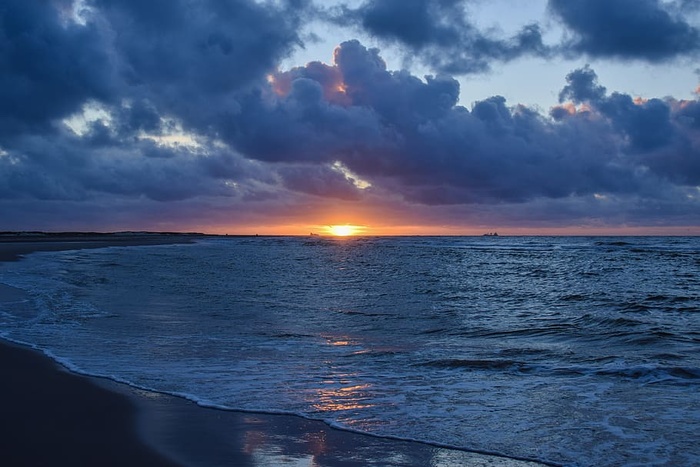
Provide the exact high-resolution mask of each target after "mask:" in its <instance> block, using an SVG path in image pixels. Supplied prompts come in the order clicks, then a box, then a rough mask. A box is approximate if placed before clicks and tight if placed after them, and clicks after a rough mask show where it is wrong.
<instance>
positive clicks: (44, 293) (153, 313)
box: [0, 237, 700, 465]
mask: <svg viewBox="0 0 700 467" xmlns="http://www.w3.org/2000/svg"><path fill="white" fill-rule="evenodd" d="M0 283H4V284H8V285H11V286H15V287H19V288H21V289H24V290H26V291H27V292H28V293H29V295H30V297H31V302H29V303H23V304H18V303H15V304H7V305H5V306H4V308H2V309H0V336H2V337H4V338H7V339H11V340H14V341H18V342H22V343H27V344H30V345H32V346H34V347H36V348H39V349H42V350H43V351H45V352H46V353H47V354H49V355H51V356H53V357H54V358H56V359H57V360H59V361H60V362H62V363H63V364H65V365H67V366H68V367H69V368H71V369H73V370H75V371H80V372H83V373H87V374H93V375H99V376H106V377H109V378H113V379H115V380H118V381H122V382H126V383H129V384H132V385H134V386H138V387H142V388H148V389H153V390H157V391H162V392H167V393H172V394H176V395H181V396H185V397H188V398H190V399H192V400H195V401H197V402H198V403H200V404H202V405H208V406H214V407H221V408H230V409H243V410H251V411H262V412H274V413H277V412H281V413H291V414H299V415H302V416H305V417H309V418H314V419H321V420H324V421H326V422H327V423H329V424H331V425H333V426H337V427H343V428H346V429H350V430H357V431H361V432H366V433H371V434H375V435H378V436H390V437H399V438H407V439H416V440H420V441H425V442H430V443H436V444H439V445H443V446H452V447H456V448H460V449H465V450H478V451H486V452H493V453H498V454H501V455H505V456H512V457H516V458H525V459H534V460H541V461H546V462H552V463H561V464H567V465H700V443H698V440H700V438H699V437H698V436H699V435H698V433H700V238H698V237H624V238H622V237H614V238H613V237H498V238H492V237H483V238H482V237H435V238H432V237H400V238H345V239H336V238H318V237H309V238H303V237H280V238H263V237H258V238H242V237H240V238H237V237H229V238H218V239H207V240H203V241H200V242H199V243H196V244H192V245H166V246H147V247H119V248H105V249H100V250H80V251H68V252H51V253H49V252H46V253H36V254H33V255H30V256H29V257H27V258H26V259H25V260H23V261H20V262H16V263H6V264H3V265H0Z"/></svg>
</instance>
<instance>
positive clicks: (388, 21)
mask: <svg viewBox="0 0 700 467" xmlns="http://www.w3.org/2000/svg"><path fill="white" fill-rule="evenodd" d="M633 3H634V4H635V5H637V9H636V10H635V11H636V12H638V15H637V14H634V15H623V14H622V10H618V8H622V6H624V4H625V2H624V1H621V2H619V3H618V2H598V1H587V2H577V1H570V2H569V1H567V2H559V1H555V0H550V10H551V11H552V12H553V14H554V15H556V17H557V18H559V19H560V20H561V22H562V23H563V24H564V25H565V26H566V27H567V28H568V31H569V32H570V37H569V39H567V43H566V44H560V45H557V46H556V47H554V46H545V45H544V44H543V42H542V36H541V33H540V29H539V26H537V25H534V24H533V25H531V26H528V27H527V28H525V29H524V30H523V31H521V33H519V34H518V35H516V36H515V37H511V38H505V39H501V38H496V37H491V36H489V35H485V34H483V33H482V32H480V31H479V30H478V29H477V28H476V27H474V26H473V25H472V24H471V23H470V22H469V18H468V16H467V15H466V13H465V10H464V5H463V2H458V1H448V0H443V1H440V2H438V3H434V2H431V5H433V6H434V8H428V3H427V2H425V1H418V0H415V1H411V2H395V1H393V0H386V1H383V2H365V3H363V4H362V5H360V6H359V7H357V8H355V9H350V8H348V7H344V8H341V9H339V10H337V11H336V19H337V18H338V15H341V16H342V17H344V18H346V19H348V20H351V21H353V22H354V24H356V25H358V27H361V28H364V29H366V30H367V31H369V32H371V33H372V34H373V35H375V36H377V37H380V38H382V39H385V40H387V41H393V42H397V43H401V44H403V45H404V46H405V47H407V48H408V49H410V50H412V51H414V52H415V53H416V54H417V55H419V56H420V57H422V59H424V60H425V61H426V63H429V64H431V66H433V68H434V69H435V70H436V71H438V74H436V75H435V76H426V77H417V76H414V75H412V74H411V73H410V72H408V71H405V70H403V71H401V70H400V71H393V70H389V69H387V66H386V63H385V62H384V60H383V59H382V56H381V53H380V51H379V50H377V49H372V48H367V47H365V46H364V45H363V44H361V43H360V42H358V41H357V40H349V41H346V42H343V43H342V44H340V45H339V46H338V48H337V49H336V51H335V54H334V58H333V62H332V63H330V64H325V63H321V62H311V63H308V64H306V65H303V66H299V67H296V68H292V69H290V70H287V71H279V70H278V69H277V65H278V63H279V62H280V60H282V59H284V58H285V57H287V56H288V55H289V54H290V53H291V52H292V51H293V50H294V48H295V47H298V46H299V45H300V44H301V40H300V34H299V31H300V29H301V28H302V27H303V25H304V24H306V23H307V22H308V21H309V20H311V19H314V18H318V14H319V9H318V8H317V7H315V6H314V5H313V4H311V3H309V2H305V1H301V0H289V1H286V2H277V3H258V2H255V1H252V0H251V1H244V0H240V1H236V2H220V1H217V0H202V1H197V2H191V1H185V0H179V1H167V2H165V1H164V2H142V1H136V0H134V1H130V0H123V1H119V2H112V1H109V2H107V1H102V0H92V1H89V2H84V3H80V2H78V3H74V2H72V1H68V0H55V1H53V2H26V1H23V0H7V1H6V2H4V5H3V7H1V8H0V25H1V26H0V66H1V67H2V69H3V73H2V76H1V77H0V80H1V81H2V86H0V229H29V228H43V229H47V228H53V229H70V228H101V227H102V228H104V229H122V228H171V229H186V228H189V227H190V226H195V227H202V226H204V227H211V228H216V229H223V228H225V226H231V227H230V228H231V230H234V231H235V229H236V227H235V226H237V225H238V226H241V225H243V226H245V225H258V226H264V225H275V224H280V225H292V224H295V223H303V222H309V220H308V219H310V218H311V217H313V216H314V215H316V216H319V215H320V214H319V213H324V212H328V211H332V210H333V206H342V209H344V210H345V211H346V212H356V213H357V216H358V217H361V216H365V217H374V218H375V219H379V218H382V219H385V221H386V222H395V223H400V222H403V223H407V222H412V223H413V224H414V225H415V224H419V223H421V222H422V223H426V224H430V223H434V224H450V225H458V224H460V223H461V224H463V225H468V224H470V223H471V224H479V225H485V224H494V223H498V224H501V225H533V226H553V225H564V224H586V223H591V222H593V223H596V222H602V223H609V224H614V225H621V224H625V225H661V224H666V225H691V226H692V225H698V224H699V223H700V219H699V217H700V216H699V215H698V212H700V210H699V209H698V207H699V203H700V189H699V188H698V186H700V146H699V145H700V102H698V100H697V99H695V100H679V99H674V98H671V97H665V98H659V99H648V100H640V99H635V97H634V96H630V95H628V94H624V93H620V92H615V91H608V90H607V89H606V88H605V86H604V85H603V84H601V83H599V82H598V77H597V75H596V73H595V71H594V69H593V68H592V67H590V66H585V67H581V68H577V69H575V70H573V71H572V72H571V73H570V74H569V75H568V76H566V77H563V78H562V90H561V93H560V102H559V103H558V104H557V105H556V106H554V107H552V109H550V111H549V113H548V114H545V113H543V112H541V111H538V110H536V109H532V108H528V107H525V106H521V105H517V104H512V103H508V102H506V100H505V99H504V98H503V97H500V96H498V95H496V96H491V97H486V98H484V99H482V100H480V101H478V102H475V103H474V104H473V106H471V107H470V108H466V107H464V106H461V105H459V103H458V102H459V95H460V85H459V83H458V82H457V81H456V80H455V79H454V77H453V76H452V75H451V74H449V73H446V72H447V71H452V72H453V73H471V72H477V71H483V70H486V69H488V68H489V67H490V66H491V65H492V64H493V63H498V62H503V61H508V60H512V59H514V58H516V57H523V56H526V55H536V56H540V57H545V56H552V55H553V54H560V53H564V52H562V50H566V53H575V54H585V55H587V56H591V57H596V56H600V57H621V58H625V59H638V60H648V61H650V62H656V61H663V60H667V59H673V58H678V57H681V56H688V57H689V56H693V54H695V53H696V52H697V31H696V29H695V28H694V27H692V26H691V25H689V24H688V23H685V22H683V21H682V20H681V19H679V17H678V16H677V15H675V13H673V11H671V10H670V8H672V6H669V4H666V3H664V4H662V3H659V2H657V1H652V0H645V1H643V2H633ZM611 4H615V6H610V5H611ZM628 6H629V5H628ZM673 8H677V9H678V10H677V11H681V10H680V9H682V8H684V7H683V4H681V3H677V4H675V7H673ZM601 18H602V19H601ZM601 21H602V22H603V23H604V24H607V26H606V27H608V28H612V29H613V30H614V31H615V32H614V33H610V34H608V35H607V36H603V35H601V34H599V33H598V32H597V31H598V30H597V29H596V28H597V27H599V26H598V25H599V24H603V23H601ZM606 21H607V22H606ZM625 28H628V29H629V31H639V29H640V28H645V30H647V31H648V30H649V29H650V28H652V29H654V28H656V29H654V30H657V31H659V33H661V34H662V36H661V37H662V39H661V40H656V41H651V42H649V43H648V44H647V43H646V42H643V41H641V42H640V41H635V42H634V44H632V43H628V42H625V41H626V38H629V37H633V33H625V31H626V30H627V29H625ZM391 213H394V214H391ZM392 216H395V218H393V219H392ZM411 218H412V219H411ZM388 219H391V220H388Z"/></svg>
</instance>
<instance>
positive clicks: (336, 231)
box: [326, 224, 362, 237]
mask: <svg viewBox="0 0 700 467" xmlns="http://www.w3.org/2000/svg"><path fill="white" fill-rule="evenodd" d="M326 230H327V231H328V233H329V234H331V235H335V236H336V237H349V236H351V235H357V234H358V233H360V231H361V230H362V228H361V227H359V226H357V225H347V224H346V225H329V226H328V227H327V228H326Z"/></svg>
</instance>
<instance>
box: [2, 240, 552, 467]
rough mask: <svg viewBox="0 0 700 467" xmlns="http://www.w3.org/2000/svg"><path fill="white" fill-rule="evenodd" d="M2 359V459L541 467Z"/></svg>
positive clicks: (31, 353) (26, 359)
mask: <svg viewBox="0 0 700 467" xmlns="http://www.w3.org/2000/svg"><path fill="white" fill-rule="evenodd" d="M192 239H193V237H191V236H187V235H177V236H169V235H164V234H162V235H121V236H119V235H116V236H111V237H107V236H104V235H97V236H85V235H73V236H64V237H51V236H42V237H40V238H36V237H21V236H14V237H13V236H7V235H6V236H3V237H2V239H0V261H12V260H18V259H21V257H22V256H23V255H27V254H30V253H32V252H35V251H57V250H73V249H83V248H100V247H105V246H119V245H123V246H126V245H149V244H164V243H182V242H189V241H192ZM0 267H1V266H0ZM23 300H24V292H23V291H22V290H20V289H16V288H13V287H9V286H0V304H2V305H4V306H24V305H23V303H24V302H23ZM0 361H1V362H2V368H3V369H4V382H3V384H2V385H1V386H0V388H1V391H2V393H0V398H1V399H2V401H3V402H2V408H1V409H0V416H1V417H2V419H3V421H4V423H3V427H4V429H3V431H4V433H3V434H2V437H1V439H2V441H0V449H2V452H3V462H4V463H6V464H7V465H201V466H210V465H211V466H213V465H233V466H269V465H295V466H329V467H332V466H355V465H357V466H360V465H378V466H381V465H396V466H424V465H431V466H448V465H477V466H479V465H483V466H486V465H488V466H509V465H538V464H536V463H532V462H528V461H520V460H514V459H509V458H502V457H498V456H491V455H484V454H479V453H470V452H465V451H460V450H454V449H446V448H442V447H438V446H433V445H429V444H424V443H417V442H411V441H403V440H395V439H386V438H379V437H373V436H367V435H363V434H360V433H352V432H348V431H343V430H337V429H334V428H331V427H330V426H328V425H326V424H325V423H323V422H321V421H316V420H307V419H304V418H301V417H297V416H291V415H275V414H261V413H252V412H251V413H246V412H239V411H232V410H219V409H214V408H206V407H201V406H199V405H197V404H195V403H194V402H191V401H188V400H186V399H183V398H178V397H174V396H170V395H166V394H160V393H156V392H150V391H144V390H140V389H137V388H134V387H131V386H127V385H124V384H119V383H116V382H114V381H111V380H107V379H102V378H95V377H88V376H83V375H77V374H74V373H71V372H69V371H68V370H66V369H65V368H63V367H61V366H60V365H59V364H58V363H56V362H54V361H53V360H51V359H50V358H48V357H47V356H45V355H43V354H42V353H40V352H38V351H35V350H32V349H29V348H25V347H22V346H19V345H15V344H13V343H8V342H4V343H2V344H0Z"/></svg>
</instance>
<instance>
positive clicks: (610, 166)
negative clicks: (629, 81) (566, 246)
mask: <svg viewBox="0 0 700 467" xmlns="http://www.w3.org/2000/svg"><path fill="white" fill-rule="evenodd" d="M567 82H568V84H566V86H565V87H564V90H563V91H562V93H561V99H562V101H564V100H571V101H572V104H570V105H574V104H582V103H585V104H587V105H588V106H589V110H588V111H587V112H578V113H577V114H576V115H573V116H571V115H570V114H569V108H568V107H566V106H565V105H563V106H561V107H558V108H557V109H554V110H553V115H555V116H556V117H557V118H556V121H552V120H550V119H548V118H546V117H544V116H542V115H541V114H539V113H538V112H536V111H534V110H532V109H529V108H526V107H523V106H515V107H509V106H508V105H507V103H506V101H505V99H504V98H502V97H500V96H495V97H491V98H488V99H485V100H482V101H479V102H476V103H475V104H474V105H473V107H472V109H471V111H470V110H468V109H466V108H464V107H462V106H459V105H457V99H458V96H459V84H458V83H457V82H456V81H455V80H454V79H452V78H450V77H446V76H441V77H426V79H425V80H421V79H418V78H417V77H415V76H412V75H410V74H409V73H407V72H405V71H401V72H391V71H389V70H387V69H386V65H385V63H384V62H383V61H382V59H381V57H380V56H379V53H378V51H377V50H375V49H366V48H365V47H363V46H362V45H361V44H360V43H358V42H357V41H349V42H345V43H343V44H341V46H340V47H339V48H338V49H337V50H336V53H335V57H334V64H332V65H324V64H321V63H311V64H309V65H307V66H305V67H299V68H295V69H292V70H290V71H289V72H285V73H280V74H277V75H276V76H275V79H274V81H273V83H272V84H271V88H272V89H271V91H272V92H269V93H268V95H265V94H264V93H262V92H258V93H255V94H251V95H250V96H249V99H248V100H247V101H241V102H244V104H243V105H242V109H243V110H242V111H243V114H245V115H247V116H251V115H254V116H255V117H254V118H253V119H250V118H248V119H245V120H243V121H242V122H241V123H240V124H239V126H238V127H231V130H232V131H230V132H229V133H228V138H229V139H228V141H230V143H231V144H232V145H234V146H235V147H238V148H243V149H244V151H245V154H246V155H247V156H248V157H251V158H255V159H259V160H263V161H287V162H289V161H299V162H310V161H314V162H316V163H319V164H330V163H332V162H333V161H340V162H342V163H343V164H344V165H345V166H347V167H348V168H349V169H350V170H352V171H353V172H354V173H356V174H358V175H359V176H360V177H362V178H363V179H366V180H369V181H370V182H371V183H372V185H373V187H385V188H389V189H390V190H391V191H392V192H394V193H401V194H402V195H403V196H404V197H405V198H406V199H408V200H411V201H414V202H419V203H427V204H436V205H437V204H457V203H496V202H504V201H507V202H525V201H528V200H533V199H536V198H540V197H546V198H565V197H570V196H583V195H592V194H594V193H615V194H620V195H629V196H631V195H633V194H635V193H637V192H639V191H640V190H641V191H644V192H649V193H651V192H653V190H652V189H651V188H650V187H652V186H653V185H654V184H655V183H662V182H661V181H660V178H668V177H669V176H670V174H676V173H677V174H678V175H680V171H679V170H676V168H674V167H673V166H672V165H673V164H671V162H670V161H669V160H668V159H667V158H664V157H663V156H661V153H663V152H664V151H670V150H673V149H674V148H675V147H676V145H677V144H680V143H681V142H683V141H685V142H686V147H687V150H686V154H687V157H685V158H683V157H682V158H683V161H684V162H683V163H680V162H681V161H677V162H678V163H679V165H678V168H680V167H681V166H684V167H685V169H686V170H687V169H688V168H692V167H693V166H694V162H692V161H694V160H696V159H697V156H695V155H694V154H696V150H695V148H694V146H693V143H692V141H693V139H692V137H691V136H693V135H689V134H686V133H688V131H690V127H689V126H688V124H687V123H686V127H685V130H684V131H685V133H684V131H681V130H680V129H679V123H678V118H680V117H682V116H680V117H677V116H676V114H677V113H678V112H679V110H674V109H673V108H672V103H670V102H666V101H662V100H658V99H651V100H648V101H644V102H635V101H634V100H633V99H632V98H631V97H630V96H627V95H624V94H619V93H613V94H611V95H608V94H607V91H606V89H605V87H603V86H601V85H599V84H598V82H597V76H596V74H595V72H594V71H593V70H592V69H590V68H588V67H586V68H583V69H579V70H575V71H574V72H572V73H571V74H570V75H569V76H568V77H567ZM679 109H680V107H679ZM683 109H688V110H685V112H686V113H688V112H691V107H689V104H686V105H684V107H683ZM684 118H685V120H683V121H686V122H687V121H689V120H690V118H691V117H690V116H686V117H684ZM259 122H274V124H272V125H270V126H264V125H263V126H262V128H263V129H264V130H265V131H263V133H264V134H267V135H269V136H268V138H262V137H261V136H262V134H263V133H260V134H256V133H254V132H253V131H252V129H251V128H250V127H249V126H250V125H253V127H255V128H260V124H259ZM275 129H277V130H275ZM688 145H689V146H688ZM678 157H681V156H678ZM687 158H690V160H687ZM645 164H648V166H647V165H645ZM649 167H651V169H652V170H651V171H649V170H648V168H649ZM693 180H695V175H692V176H691V175H690V174H686V175H685V176H684V177H682V178H679V177H674V183H675V182H677V183H681V184H691V183H693Z"/></svg>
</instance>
